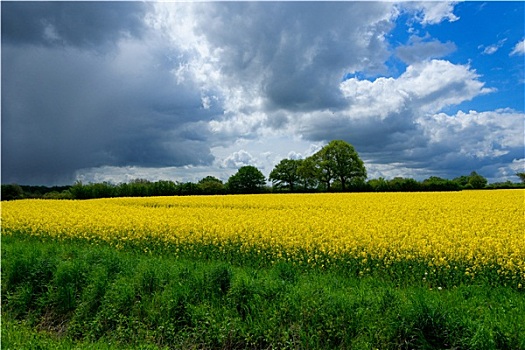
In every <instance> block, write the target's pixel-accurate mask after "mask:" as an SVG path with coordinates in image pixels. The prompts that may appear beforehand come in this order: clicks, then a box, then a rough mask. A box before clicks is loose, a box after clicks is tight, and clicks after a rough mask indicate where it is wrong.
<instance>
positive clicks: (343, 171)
mask: <svg viewBox="0 0 525 350" xmlns="http://www.w3.org/2000/svg"><path fill="white" fill-rule="evenodd" d="M516 176H517V177H519V178H520V180H521V183H513V182H511V181H506V182H502V183H493V184H490V185H489V184H488V181H487V179H486V178H485V177H483V176H481V175H480V174H478V173H477V172H475V171H472V172H471V173H470V174H469V175H462V176H459V177H456V178H454V179H453V180H448V179H444V178H441V177H437V176H430V177H429V178H427V179H425V180H423V181H416V180H414V179H411V178H403V177H395V178H393V179H390V180H386V179H384V178H382V177H380V178H377V179H370V180H368V181H365V180H366V177H367V171H366V168H365V165H364V163H363V161H362V160H361V159H360V157H359V155H358V154H357V152H356V150H355V149H354V147H353V146H352V145H350V144H349V143H347V142H345V141H342V140H334V141H331V142H329V143H328V144H327V145H326V146H324V147H323V148H322V149H320V150H319V151H318V152H316V153H315V154H313V155H312V156H310V157H307V158H306V159H282V160H281V161H280V162H279V163H278V164H277V165H276V166H275V167H274V169H273V170H272V171H271V172H270V174H269V177H268V180H269V181H271V182H272V185H273V186H272V188H268V187H267V186H266V179H265V177H264V175H263V173H262V172H261V171H260V170H259V169H257V168H256V167H255V166H251V165H247V166H243V167H241V168H240V169H238V171H237V172H236V173H235V174H234V175H232V176H230V178H229V179H228V181H227V182H226V183H223V182H222V181H221V180H220V179H218V178H216V177H213V176H206V177H204V178H203V179H201V180H200V181H198V182H197V183H193V182H176V181H170V180H160V181H155V182H152V181H149V180H147V179H135V180H131V181H130V182H129V183H120V184H112V183H110V182H102V183H89V184H84V183H82V182H79V181H78V182H76V183H75V184H74V185H72V186H53V187H46V186H24V185H18V184H2V200H13V199H22V198H47V199H91V198H107V197H146V196H185V195H201V194H207V195H216V194H228V193H231V194H235V193H261V192H270V191H274V192H282V191H286V192H313V191H360V192H395V191H404V192H410V191H460V190H463V189H483V188H486V189H497V188H506V189H510V188H525V172H518V173H516Z"/></svg>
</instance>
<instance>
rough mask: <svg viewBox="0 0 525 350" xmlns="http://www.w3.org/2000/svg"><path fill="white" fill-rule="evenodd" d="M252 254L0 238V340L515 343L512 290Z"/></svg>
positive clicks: (521, 312)
mask: <svg viewBox="0 0 525 350" xmlns="http://www.w3.org/2000/svg"><path fill="white" fill-rule="evenodd" d="M253 259H255V260H254V261H252V262H250V261H246V260H243V262H242V263H241V262H240V261H237V262H235V260H232V261H231V262H227V261H224V260H222V261H221V260H220V259H219V258H210V257H209V256H208V257H206V258H200V259H199V258H192V259H189V258H183V259H175V258H173V256H172V254H171V253H170V252H169V251H166V252H165V253H163V254H161V253H160V252H159V253H158V254H154V255H151V254H144V253H143V252H140V251H139V250H116V249H113V248H110V247H108V246H104V245H99V246H97V245H90V244H83V243H82V242H79V241H77V242H61V243H60V244H58V243H56V242H53V241H52V240H42V239H41V238H31V237H25V238H24V237H22V236H16V237H15V236H4V237H2V347H3V348H4V347H5V348H17V349H23V348H35V349H37V348H45V349H50V348H53V349H62V348H63V349H69V348H76V349H95V348H102V349H118V348H122V349H124V348H136V349H160V348H173V347H174V344H178V345H176V346H175V347H176V348H179V347H180V348H217V349H219V348H220V349H239V348H258V349H261V348H279V349H297V348H308V349H336V348H352V349H370V348H381V349H412V348H417V349H442V348H457V349H525V297H524V295H523V292H522V291H520V290H515V289H512V288H508V287H505V286H503V285H497V284H496V285H492V284H484V283H479V284H462V283H459V284H455V285H454V286H452V285H447V284H446V283H445V284H443V285H442V287H439V288H438V287H436V285H432V286H429V284H428V282H427V281H423V280H421V279H418V277H417V276H420V275H421V271H423V270H419V269H418V268H417V266H412V268H411V269H408V268H407V267H406V266H405V267H403V266H398V267H396V266H393V267H391V269H394V270H395V269H397V270H399V271H398V272H400V273H399V274H394V275H392V276H387V275H381V274H374V272H373V271H372V274H371V275H369V276H366V275H365V276H362V277H358V276H357V275H356V274H355V273H354V272H351V273H350V272H348V271H347V270H348V268H346V267H345V268H343V269H340V270H337V269H334V270H323V269H304V268H302V267H300V266H299V265H294V264H291V263H287V262H284V261H281V262H279V263H277V264H275V265H271V264H269V265H264V266H263V267H260V266H259V262H258V260H257V259H256V258H255V257H253ZM373 264H374V263H373V262H371V264H370V265H369V267H372V266H373ZM356 266H357V265H356ZM362 268H363V267H362ZM350 269H352V267H350ZM405 269H406V270H410V271H407V272H406V273H403V272H402V271H403V270H405ZM36 329H38V330H39V331H38V332H37V331H36ZM101 344H105V345H104V346H102V345H101ZM110 344H112V345H110Z"/></svg>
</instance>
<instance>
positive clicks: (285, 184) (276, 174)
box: [268, 159, 301, 191]
mask: <svg viewBox="0 0 525 350" xmlns="http://www.w3.org/2000/svg"><path fill="white" fill-rule="evenodd" d="M300 164H301V161H300V160H294V159H283V160H281V161H280V162H279V164H277V165H276V166H275V168H273V170H272V172H271V173H270V176H269V178H268V179H269V180H270V181H271V182H272V183H273V185H274V186H275V187H278V188H289V189H290V191H293V190H294V189H295V187H296V185H297V182H298V181H299V180H300V176H299V173H298V171H297V169H298V168H299V165H300Z"/></svg>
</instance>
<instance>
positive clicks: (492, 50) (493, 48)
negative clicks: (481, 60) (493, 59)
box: [480, 38, 507, 55]
mask: <svg viewBox="0 0 525 350" xmlns="http://www.w3.org/2000/svg"><path fill="white" fill-rule="evenodd" d="M506 41H507V39H506V38H505V39H501V40H500V41H498V42H497V43H495V44H492V45H489V46H487V47H485V49H484V50H483V53H484V54H485V55H493V54H495V53H496V52H497V51H498V50H499V49H500V48H501V47H502V46H503V44H505V42H506ZM481 47H483V46H480V48H481Z"/></svg>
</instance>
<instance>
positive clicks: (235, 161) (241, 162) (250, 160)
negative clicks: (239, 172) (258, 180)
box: [222, 149, 257, 169]
mask: <svg viewBox="0 0 525 350" xmlns="http://www.w3.org/2000/svg"><path fill="white" fill-rule="evenodd" d="M222 165H223V166H224V167H226V168H232V169H238V168H240V167H243V166H245V165H253V166H257V163H256V161H255V158H254V157H253V156H252V155H251V154H250V153H248V152H246V151H245V150H243V149H241V150H240V151H236V152H233V153H232V154H230V155H229V156H228V157H226V159H224V160H223V162H222Z"/></svg>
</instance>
